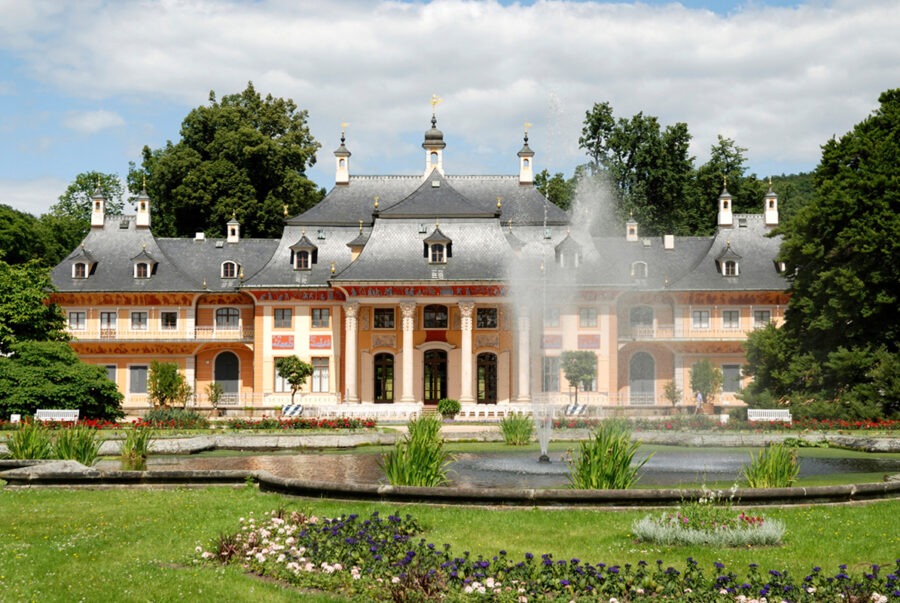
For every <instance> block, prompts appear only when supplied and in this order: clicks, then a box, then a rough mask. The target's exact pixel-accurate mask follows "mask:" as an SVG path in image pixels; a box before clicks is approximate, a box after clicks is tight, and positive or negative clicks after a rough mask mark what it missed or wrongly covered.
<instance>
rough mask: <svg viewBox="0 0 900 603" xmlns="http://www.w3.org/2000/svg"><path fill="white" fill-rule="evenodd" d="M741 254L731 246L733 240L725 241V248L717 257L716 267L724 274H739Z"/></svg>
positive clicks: (732, 275)
mask: <svg viewBox="0 0 900 603" xmlns="http://www.w3.org/2000/svg"><path fill="white" fill-rule="evenodd" d="M740 261H741V256H740V255H738V254H737V253H736V252H735V251H734V249H732V248H731V242H730V241H729V242H727V243H725V249H724V250H723V251H722V253H720V254H719V257H717V258H716V267H717V268H718V269H719V274H721V275H722V276H731V277H734V276H739V275H740V273H741V270H740Z"/></svg>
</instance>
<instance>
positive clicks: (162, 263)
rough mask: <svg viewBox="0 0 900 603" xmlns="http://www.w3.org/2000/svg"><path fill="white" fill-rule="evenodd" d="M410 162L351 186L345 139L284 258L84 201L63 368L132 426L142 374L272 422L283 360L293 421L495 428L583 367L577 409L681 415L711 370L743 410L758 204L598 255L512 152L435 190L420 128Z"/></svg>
mask: <svg viewBox="0 0 900 603" xmlns="http://www.w3.org/2000/svg"><path fill="white" fill-rule="evenodd" d="M422 147H423V149H424V165H423V168H424V169H423V170H422V171H421V172H420V173H419V174H418V175H406V176H360V175H355V174H353V173H352V171H351V167H350V159H351V153H350V151H349V150H348V148H347V146H346V141H345V138H344V135H343V133H342V135H341V144H340V146H339V147H338V149H337V150H335V151H334V157H335V184H334V187H333V188H332V189H331V191H330V192H329V193H328V194H327V196H326V197H325V198H324V199H323V200H322V201H321V202H320V203H319V204H318V205H316V206H315V207H313V208H312V209H310V210H309V211H307V212H305V213H303V214H301V215H298V216H295V217H291V218H289V219H286V222H285V227H284V231H283V234H282V236H281V239H280V240H276V239H248V238H243V237H242V236H241V225H240V223H239V222H238V221H237V220H236V219H232V220H231V221H230V222H228V223H227V224H226V225H225V236H224V237H223V238H216V239H213V238H207V237H205V236H203V234H202V233H200V234H197V235H196V237H195V238H193V239H189V238H187V239H180V238H161V237H155V236H154V235H153V231H152V216H151V210H150V207H151V199H149V198H148V197H147V195H146V193H142V194H141V195H140V196H139V197H138V199H137V213H136V215H131V216H109V215H106V213H105V199H104V198H103V196H102V194H100V193H99V192H98V193H97V194H96V195H95V197H94V199H93V209H92V216H91V230H90V232H89V234H88V235H87V237H86V238H85V240H84V241H83V243H82V244H81V245H80V246H79V247H78V249H76V250H75V251H73V252H72V253H71V254H70V255H69V256H68V257H67V258H66V259H65V260H64V261H63V262H61V263H60V264H59V265H58V266H56V267H55V269H54V271H53V281H54V284H55V285H56V287H57V289H58V291H57V293H55V294H54V301H55V302H56V303H58V304H59V305H60V306H62V308H63V309H64V312H65V314H66V316H67V317H68V330H69V333H70V334H71V336H72V346H73V347H74V349H75V350H76V351H77V352H78V354H79V356H80V357H81V358H82V359H83V360H85V361H86V362H89V363H92V364H97V365H101V366H105V367H106V369H107V372H108V375H109V377H110V379H112V380H114V381H115V382H116V383H117V385H118V387H119V389H120V390H121V391H122V392H123V394H124V395H125V402H124V407H125V410H126V412H131V413H135V412H140V411H142V410H144V409H146V408H147V407H148V398H147V377H148V372H149V368H150V364H151V362H152V361H153V360H159V361H167V362H173V363H176V364H177V365H178V366H179V368H180V370H181V371H182V372H183V373H184V375H185V376H186V378H187V380H188V383H190V384H191V386H192V388H193V390H194V392H195V401H194V404H196V405H197V406H199V407H204V406H206V405H207V397H206V393H207V388H208V386H209V384H211V383H213V382H215V383H218V384H220V385H221V386H222V387H223V389H224V391H225V396H224V398H223V406H226V407H232V408H233V409H234V411H233V412H246V411H249V410H251V409H252V410H259V411H260V412H269V413H272V412H273V411H275V410H277V409H280V408H281V407H282V406H283V405H284V404H286V403H288V402H289V401H290V386H289V385H288V384H287V383H286V382H285V381H284V380H283V379H282V378H281V377H280V376H279V375H278V373H277V371H276V368H275V361H276V360H277V359H278V358H279V357H282V356H291V355H296V356H298V357H299V358H301V359H302V360H304V361H306V362H309V363H310V364H311V365H312V366H313V374H312V377H311V378H310V379H309V380H308V382H307V384H306V386H305V387H304V390H303V393H302V395H301V396H299V397H300V400H299V401H300V402H301V403H302V404H303V405H304V406H305V407H307V408H310V407H315V406H317V405H321V406H329V405H337V404H347V405H352V404H362V405H371V404H398V405H399V404H403V405H421V404H425V405H430V404H436V403H437V401H438V400H439V399H441V398H445V397H447V398H455V399H458V400H459V401H460V402H461V403H462V404H463V407H464V408H468V409H485V408H490V409H495V410H498V411H501V410H502V409H504V408H506V409H511V408H517V407H520V405H522V404H526V403H530V402H531V401H534V400H537V399H542V400H552V401H557V402H562V401H565V400H568V399H569V395H570V392H571V388H570V387H569V384H568V382H567V381H566V379H565V377H564V374H563V371H562V369H561V366H560V355H561V354H562V353H563V352H564V351H566V350H583V351H590V352H592V353H594V354H595V355H596V358H597V375H596V378H595V380H594V382H593V383H592V384H591V385H590V387H587V388H585V389H586V390H587V391H581V392H579V394H578V400H579V403H585V404H587V405H590V406H596V407H603V408H607V407H626V408H632V409H635V410H636V411H639V412H652V411H653V410H654V409H657V410H658V409H662V408H670V407H671V402H670V401H669V400H668V399H666V397H665V396H664V388H666V386H667V385H668V384H670V383H674V384H675V385H676V386H677V388H678V389H679V390H680V391H681V396H680V400H679V404H684V405H692V404H693V402H692V398H693V396H692V392H691V391H690V371H691V367H692V365H693V364H694V363H695V362H697V361H699V360H702V359H708V360H710V361H712V362H713V363H714V364H715V365H716V366H719V367H720V368H721V369H722V371H723V374H724V387H723V392H722V394H721V396H720V397H719V400H718V401H717V403H718V404H720V405H722V406H728V405H740V404H741V403H740V401H739V400H738V399H737V398H736V397H735V394H736V392H737V391H738V390H739V389H740V387H741V384H742V382H743V381H744V377H742V374H741V365H742V363H743V362H744V354H743V349H742V342H743V341H744V339H745V338H746V336H747V333H748V332H749V331H751V330H752V329H754V328H757V327H759V326H761V325H765V324H768V323H770V322H773V321H774V322H779V321H781V320H782V316H783V311H784V308H785V305H786V302H787V295H786V293H785V292H784V291H785V285H786V283H785V280H784V277H783V275H782V274H781V271H780V270H779V265H778V264H777V262H776V257H777V253H778V247H779V243H780V241H779V240H778V239H777V238H771V237H768V236H766V235H767V234H768V233H769V231H770V230H771V229H772V228H773V227H774V226H776V225H777V224H778V199H777V196H776V195H775V194H774V193H773V192H772V191H771V190H770V191H769V193H768V194H767V195H766V197H765V199H764V200H763V203H762V204H761V205H762V207H761V208H760V209H761V210H762V212H761V213H759V214H749V215H743V214H734V213H733V212H732V207H731V197H730V195H729V194H728V192H727V190H723V192H722V194H721V196H720V197H719V199H718V229H717V231H716V234H715V235H713V236H709V237H674V236H671V235H667V236H663V237H642V236H641V235H640V232H639V225H638V224H637V223H636V222H635V221H633V220H630V221H629V222H628V223H627V224H626V225H625V228H624V229H623V232H622V233H621V236H613V237H596V236H592V235H591V234H590V232H589V231H588V229H586V228H585V227H584V225H583V224H581V223H580V222H581V220H580V219H579V220H573V219H571V218H570V216H569V215H568V214H567V213H566V212H564V211H562V210H561V209H559V208H558V207H556V206H555V205H553V204H552V203H550V202H549V201H548V200H547V199H546V198H545V197H544V196H543V195H542V194H541V193H540V192H539V191H538V190H537V189H536V188H535V186H534V174H535V173H536V172H535V167H534V163H533V160H534V152H533V151H532V150H531V148H530V147H529V145H528V134H527V132H526V134H525V138H524V145H523V146H522V149H521V150H520V151H519V152H518V156H517V160H518V161H517V163H518V173H514V174H512V175H509V176H477V175H476V176H472V175H454V174H453V173H452V170H450V169H445V168H449V167H450V166H452V161H451V160H450V157H449V156H448V157H446V158H445V150H446V147H447V145H446V143H445V141H444V135H443V133H442V132H441V131H440V130H439V129H438V128H437V120H436V118H435V116H434V115H432V119H431V128H430V129H428V130H427V131H426V132H425V137H424V142H423V143H422ZM445 159H446V161H445ZM510 163H511V165H514V164H513V162H512V158H511V162H510ZM711 211H713V210H712V208H711ZM479 405H489V406H484V407H482V406H479ZM345 408H346V409H347V411H348V413H349V412H352V409H351V407H349V406H347V407H345ZM501 414H502V413H501ZM484 416H487V415H484ZM494 416H497V415H494Z"/></svg>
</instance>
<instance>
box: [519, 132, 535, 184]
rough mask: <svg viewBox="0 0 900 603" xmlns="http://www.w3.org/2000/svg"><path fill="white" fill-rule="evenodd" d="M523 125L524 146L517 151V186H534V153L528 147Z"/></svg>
mask: <svg viewBox="0 0 900 603" xmlns="http://www.w3.org/2000/svg"><path fill="white" fill-rule="evenodd" d="M530 126H531V124H525V144H524V145H522V150H521V151H519V153H518V155H519V184H534V165H533V164H534V151H532V150H531V148H530V147H529V146H528V128H529V127H530Z"/></svg>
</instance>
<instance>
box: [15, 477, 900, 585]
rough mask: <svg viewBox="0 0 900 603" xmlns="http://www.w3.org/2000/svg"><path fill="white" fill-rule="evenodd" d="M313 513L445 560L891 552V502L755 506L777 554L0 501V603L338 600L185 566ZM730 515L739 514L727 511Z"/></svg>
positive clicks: (796, 557) (466, 524) (519, 529)
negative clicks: (396, 532)
mask: <svg viewBox="0 0 900 603" xmlns="http://www.w3.org/2000/svg"><path fill="white" fill-rule="evenodd" d="M282 506H284V507H286V508H288V509H298V510H303V511H306V512H311V513H314V514H316V515H319V516H337V515H340V514H342V513H359V514H360V515H369V514H371V513H372V512H373V511H376V510H377V511H379V512H381V513H382V514H387V513H391V512H394V513H402V514H406V513H410V514H412V515H413V516H414V517H415V518H416V519H417V520H418V521H419V523H420V524H421V525H422V526H423V527H424V528H425V529H426V532H425V534H424V535H423V536H424V537H425V538H426V539H427V540H428V541H429V542H434V543H436V544H437V545H438V546H440V545H441V544H443V543H445V542H446V543H449V544H450V545H451V546H452V548H453V550H454V551H459V552H462V551H470V552H472V553H473V555H478V554H483V555H486V556H488V555H494V554H496V553H497V552H498V550H499V549H501V548H503V549H505V550H507V551H508V554H509V557H510V558H512V559H517V558H518V559H521V558H522V557H523V556H524V554H525V553H526V552H532V553H534V554H535V555H538V554H540V553H544V552H548V553H552V554H553V556H554V558H556V559H566V558H571V557H578V558H580V559H584V560H586V561H590V562H593V563H597V562H601V561H602V562H606V563H618V564H624V563H636V562H637V561H639V560H642V559H644V560H647V561H649V562H650V563H653V562H654V561H655V560H656V559H662V560H664V561H665V563H666V564H669V565H673V566H675V567H676V568H682V567H683V566H684V565H685V559H687V557H688V556H693V557H694V558H695V559H696V560H697V561H698V562H699V563H700V564H701V567H709V566H711V564H712V563H714V562H715V561H720V562H722V563H725V564H726V567H733V568H735V570H740V571H743V570H745V569H746V567H747V565H748V564H750V563H758V564H760V566H761V567H762V568H766V569H770V568H771V569H787V570H789V571H791V572H792V573H798V572H808V571H809V569H810V568H811V567H812V566H813V565H820V566H822V567H823V568H824V569H827V570H834V571H836V568H837V566H838V564H841V563H846V564H847V565H848V566H849V567H850V568H851V569H856V570H859V569H863V568H866V567H868V565H869V564H871V563H878V564H881V565H884V566H888V565H891V564H892V563H893V561H894V559H895V558H896V557H897V551H900V500H893V501H880V502H874V503H869V504H852V505H822V506H813V507H785V508H765V509H764V513H765V514H766V516H767V517H771V518H775V519H780V520H782V521H784V522H785V524H786V526H787V533H786V535H785V538H784V544H783V546H780V547H763V548H749V549H747V548H744V549H734V550H732V549H728V550H722V549H714V548H705V547H686V546H671V547H666V546H659V545H650V544H646V543H637V542H635V540H634V538H633V536H632V535H631V533H630V529H631V525H632V522H633V521H634V520H636V519H639V518H641V517H644V516H645V515H647V514H650V513H652V512H653V511H650V510H626V511H622V510H585V509H566V508H559V509H552V510H551V509H492V510H489V511H486V510H485V509H479V508H465V507H438V506H431V505H409V506H400V505H396V504H379V503H359V502H340V501H323V500H304V499H298V498H291V497H285V496H281V495H276V494H262V493H259V492H257V491H256V490H255V489H251V488H241V489H226V488H210V489H198V490H186V489H185V490H139V489H133V490H103V491H76V490H62V489H45V490H8V489H3V490H0V516H2V517H3V521H2V522H0V600H2V601H30V600H40V601H47V602H54V601H60V602H62V601H72V600H79V599H83V600H88V601H146V600H148V599H150V600H153V601H184V600H222V601H251V600H252V601H263V602H268V601H296V600H303V601H313V602H334V601H341V600H342V599H340V598H336V597H334V596H331V595H328V594H325V593H318V594H315V595H313V594H310V593H299V592H298V591H296V590H294V589H286V588H284V587H283V586H281V585H278V584H275V583H272V582H269V581H266V580H262V579H259V578H256V577H253V576H249V575H245V574H243V573H242V572H241V571H240V570H239V569H237V568H234V567H213V566H206V565H195V564H193V559H194V558H195V553H194V549H195V547H196V546H198V545H206V544H208V543H209V542H210V541H211V540H213V539H214V538H215V537H216V536H218V535H220V534H224V533H233V532H235V531H236V529H237V528H238V518H239V517H242V516H243V517H246V516H248V515H249V514H250V513H251V512H253V513H255V514H256V515H257V516H259V515H261V514H263V513H266V512H269V511H271V510H273V509H276V508H278V507H282ZM735 508H736V509H741V508H742V507H741V505H740V504H738V505H735Z"/></svg>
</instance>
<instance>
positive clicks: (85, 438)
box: [53, 425, 103, 467]
mask: <svg viewBox="0 0 900 603" xmlns="http://www.w3.org/2000/svg"><path fill="white" fill-rule="evenodd" d="M102 443H103V441H102V440H101V439H100V437H99V434H98V432H97V430H96V429H93V428H91V427H86V426H84V425H79V426H76V427H71V428H69V429H61V430H59V431H57V432H56V438H55V441H54V445H53V448H54V450H55V457H56V458H59V459H65V460H72V461H78V462H79V463H81V464H82V465H85V466H87V467H90V466H91V465H93V464H94V462H95V461H96V460H97V457H98V456H100V445H101V444H102Z"/></svg>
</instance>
